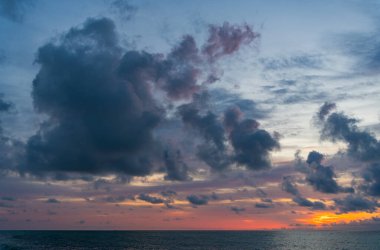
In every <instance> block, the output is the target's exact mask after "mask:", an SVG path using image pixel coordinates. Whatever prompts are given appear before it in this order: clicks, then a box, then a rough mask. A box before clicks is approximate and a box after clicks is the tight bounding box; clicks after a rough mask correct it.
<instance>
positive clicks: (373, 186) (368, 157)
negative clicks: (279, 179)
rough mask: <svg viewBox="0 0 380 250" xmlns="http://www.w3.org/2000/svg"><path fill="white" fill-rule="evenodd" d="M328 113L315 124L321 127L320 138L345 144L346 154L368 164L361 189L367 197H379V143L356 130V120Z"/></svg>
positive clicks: (339, 113) (369, 134)
mask: <svg viewBox="0 0 380 250" xmlns="http://www.w3.org/2000/svg"><path fill="white" fill-rule="evenodd" d="M324 106H325V105H323V106H322V107H321V109H320V110H322V109H323V107H324ZM329 111H330V112H326V115H325V117H323V119H321V120H319V123H317V125H319V126H320V127H321V130H320V134H321V138H322V139H324V140H330V141H332V142H338V141H342V142H345V143H346V144H347V145H348V148H347V154H348V155H349V156H351V157H353V158H354V159H357V160H360V161H363V162H368V164H369V165H368V166H367V168H366V169H365V170H364V171H363V173H362V174H363V178H364V180H365V183H364V184H363V185H361V189H362V190H364V191H365V192H366V193H367V194H369V195H374V196H379V195H380V188H379V186H380V171H379V167H378V166H379V160H380V142H379V141H378V140H377V139H376V137H375V136H374V135H373V134H372V133H370V132H369V131H365V130H361V129H359V128H358V125H357V124H358V122H359V120H358V119H355V118H351V117H349V116H347V115H346V114H344V113H343V112H332V113H331V109H330V110H329ZM318 113H320V111H319V112H318Z"/></svg>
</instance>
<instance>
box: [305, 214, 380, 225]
mask: <svg viewBox="0 0 380 250" xmlns="http://www.w3.org/2000/svg"><path fill="white" fill-rule="evenodd" d="M378 216H380V212H379V210H378V211H377V212H374V213H369V212H350V213H345V214H336V213H334V212H316V213H314V214H312V215H311V216H310V217H308V218H302V219H299V220H298V221H299V222H302V223H305V224H309V225H315V226H317V227H318V226H323V225H331V224H341V223H350V222H356V221H361V220H370V219H372V218H373V217H378Z"/></svg>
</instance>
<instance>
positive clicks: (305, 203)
mask: <svg viewBox="0 0 380 250" xmlns="http://www.w3.org/2000/svg"><path fill="white" fill-rule="evenodd" d="M293 201H294V202H295V203H297V204H298V205H299V206H301V207H310V208H311V209H312V210H325V209H326V205H325V204H324V203H323V202H320V201H314V202H313V201H310V200H308V199H306V198H304V197H301V196H296V197H294V198H293Z"/></svg>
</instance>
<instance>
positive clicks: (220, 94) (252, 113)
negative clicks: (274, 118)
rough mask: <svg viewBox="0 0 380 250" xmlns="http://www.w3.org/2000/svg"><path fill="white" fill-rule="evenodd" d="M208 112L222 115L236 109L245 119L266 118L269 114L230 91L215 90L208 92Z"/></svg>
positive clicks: (257, 105)
mask: <svg viewBox="0 0 380 250" xmlns="http://www.w3.org/2000/svg"><path fill="white" fill-rule="evenodd" d="M208 98H209V103H210V105H209V106H210V110H211V111H212V112H214V113H215V114H218V113H223V112H224V111H225V110H227V109H230V108H231V107H237V108H238V109H239V110H240V111H241V112H242V114H244V116H245V117H249V118H254V119H263V118H267V117H268V116H269V114H270V112H271V110H269V109H264V108H262V107H261V106H260V105H259V104H258V103H256V102H255V101H253V100H250V99H245V98H242V97H241V96H240V95H239V94H236V93H232V92H231V90H227V89H222V88H215V89H211V90H209V91H208Z"/></svg>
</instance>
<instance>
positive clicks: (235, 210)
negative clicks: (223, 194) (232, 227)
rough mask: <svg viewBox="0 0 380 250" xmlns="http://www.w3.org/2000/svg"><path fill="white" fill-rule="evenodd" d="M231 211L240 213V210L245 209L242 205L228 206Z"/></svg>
mask: <svg viewBox="0 0 380 250" xmlns="http://www.w3.org/2000/svg"><path fill="white" fill-rule="evenodd" d="M230 209H231V211H232V212H234V213H236V214H241V213H242V212H244V211H245V208H244V207H235V206H234V207H230Z"/></svg>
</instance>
